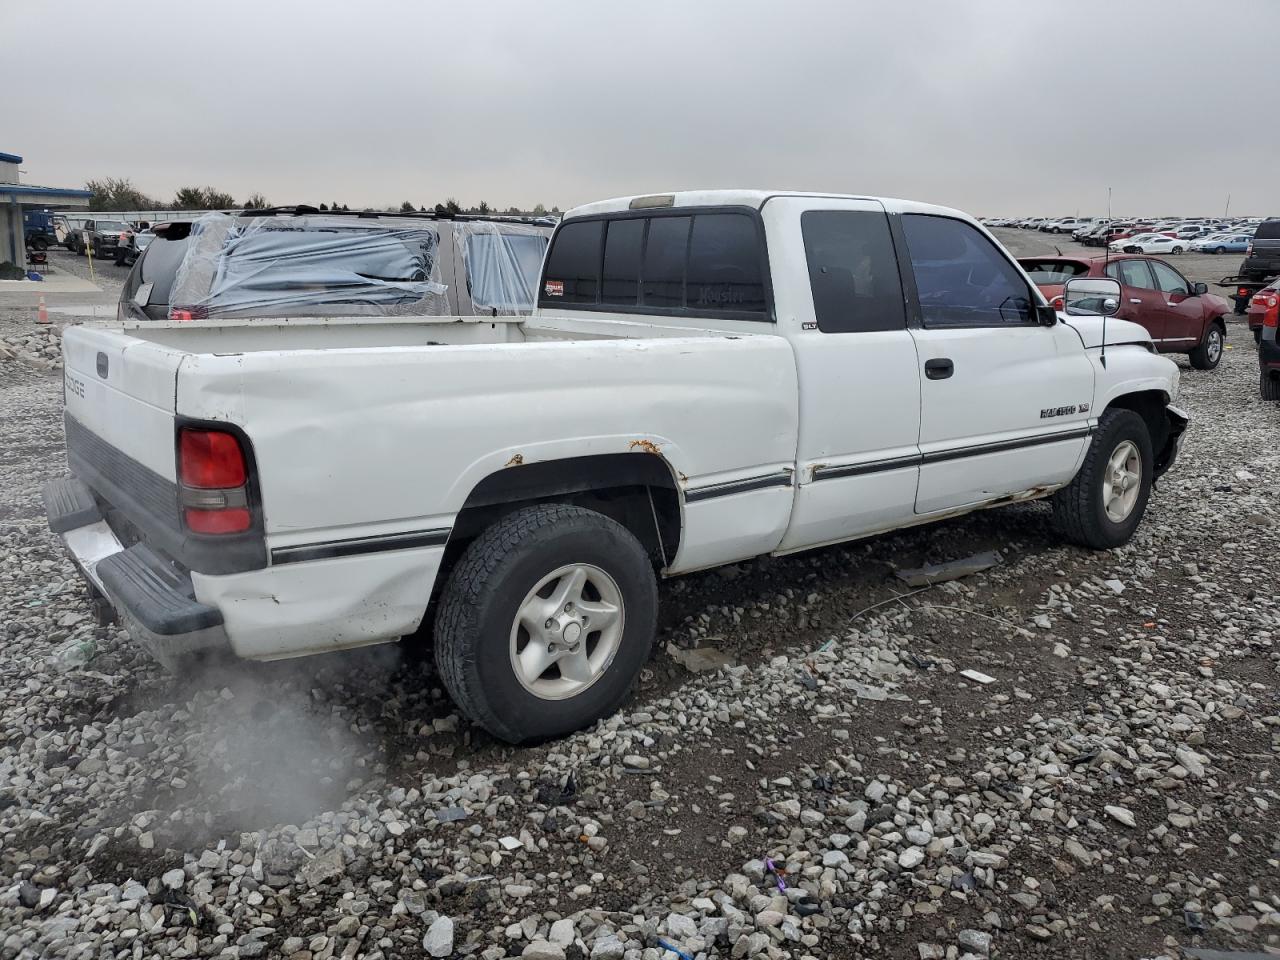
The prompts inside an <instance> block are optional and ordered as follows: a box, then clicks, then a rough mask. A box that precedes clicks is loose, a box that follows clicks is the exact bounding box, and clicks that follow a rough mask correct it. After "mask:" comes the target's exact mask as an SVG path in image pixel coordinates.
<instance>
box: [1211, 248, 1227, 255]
mask: <svg viewBox="0 0 1280 960" xmlns="http://www.w3.org/2000/svg"><path fill="white" fill-rule="evenodd" d="M1226 252H1227V248H1226V247H1214V248H1213V249H1212V250H1211V251H1210V253H1219V254H1221V253H1226Z"/></svg>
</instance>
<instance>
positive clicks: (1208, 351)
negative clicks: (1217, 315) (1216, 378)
mask: <svg viewBox="0 0 1280 960" xmlns="http://www.w3.org/2000/svg"><path fill="white" fill-rule="evenodd" d="M1223 339H1224V338H1223V335H1222V327H1220V326H1218V324H1217V322H1216V321H1215V322H1213V323H1210V324H1209V329H1207V330H1205V332H1204V339H1203V340H1201V341H1200V345H1199V346H1197V347H1196V348H1195V349H1194V350H1192V351H1191V353H1190V359H1191V365H1192V366H1193V367H1195V368H1196V369H1197V370H1212V369H1213V368H1214V367H1216V366H1217V365H1218V363H1219V361H1221V360H1222V344H1223Z"/></svg>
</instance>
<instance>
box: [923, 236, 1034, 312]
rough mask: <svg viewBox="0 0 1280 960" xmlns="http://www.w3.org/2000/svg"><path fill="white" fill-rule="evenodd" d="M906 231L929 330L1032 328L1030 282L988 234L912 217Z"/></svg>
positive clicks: (1032, 301)
mask: <svg viewBox="0 0 1280 960" xmlns="http://www.w3.org/2000/svg"><path fill="white" fill-rule="evenodd" d="M902 228H903V232H904V233H905V234H906V238H907V249H908V251H909V253H910V257H911V270H912V273H913V274H914V275H915V280H916V291H917V293H918V295H919V297H920V312H921V316H922V319H923V321H924V324H925V326H926V327H935V326H997V325H1003V324H1010V323H1030V322H1032V318H1033V316H1034V312H1033V308H1032V304H1033V303H1034V300H1033V299H1032V296H1031V291H1030V289H1029V288H1028V287H1027V283H1026V280H1025V279H1024V278H1023V276H1022V274H1021V273H1019V272H1018V270H1017V269H1016V268H1015V267H1014V266H1013V264H1012V263H1010V262H1009V261H1008V259H1006V258H1005V257H1004V256H1003V255H1002V254H1001V253H1000V251H999V250H997V249H996V247H995V246H994V245H993V244H992V243H991V241H990V240H988V239H987V237H986V236H985V235H984V234H983V233H981V232H980V231H978V230H976V229H974V228H973V227H972V226H970V225H969V224H967V223H965V222H964V221H962V220H953V219H951V218H950V217H938V216H931V215H927V214H911V213H909V214H904V215H903V217H902Z"/></svg>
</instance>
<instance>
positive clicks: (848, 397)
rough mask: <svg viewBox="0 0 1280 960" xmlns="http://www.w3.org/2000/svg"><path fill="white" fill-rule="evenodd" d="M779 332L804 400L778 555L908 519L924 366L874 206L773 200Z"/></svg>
mask: <svg viewBox="0 0 1280 960" xmlns="http://www.w3.org/2000/svg"><path fill="white" fill-rule="evenodd" d="M763 213H764V216H765V222H766V224H767V225H768V227H769V230H770V236H771V237H777V238H779V239H780V241H781V242H777V243H771V256H773V257H777V258H785V259H786V260H787V262H786V263H774V267H773V275H774V277H776V278H785V282H784V283H782V284H780V285H779V286H778V287H777V288H776V289H775V296H776V298H777V314H778V323H779V325H780V326H781V327H784V328H788V329H789V333H788V335H789V336H790V337H791V342H792V348H793V350H794V352H795V358H796V365H797V373H798V376H799V391H800V431H799V437H798V452H797V455H796V460H797V470H796V486H797V490H796V494H795V501H794V505H793V509H792V514H791V521H790V524H789V526H788V528H787V532H786V534H785V536H784V537H783V540H782V543H781V544H780V545H779V548H778V549H779V550H781V551H787V550H795V549H801V548H803V547H807V546H813V545H816V544H820V543H829V542H833V541H838V540H846V539H850V538H852V537H855V536H859V535H862V534H866V533H871V532H874V531H877V530H883V529H887V528H891V527H896V526H899V525H901V523H902V522H903V520H904V519H910V518H911V517H912V511H913V505H914V502H915V492H916V480H917V477H918V475H919V470H920V468H919V454H920V451H919V448H918V447H917V445H916V440H917V437H918V435H919V432H920V383H919V370H920V366H919V362H918V360H917V357H916V348H915V344H914V342H913V341H912V339H911V334H910V332H909V331H908V330H907V323H906V306H905V302H904V298H903V292H902V282H901V277H900V275H899V268H898V262H897V257H896V253H895V247H894V243H893V238H892V234H891V231H890V227H889V218H888V216H887V215H886V214H885V211H884V208H883V206H881V205H880V204H879V203H877V202H874V201H869V200H844V199H825V198H823V199H813V198H795V197H791V198H774V199H771V200H769V201H768V203H766V204H765V206H764V210H763Z"/></svg>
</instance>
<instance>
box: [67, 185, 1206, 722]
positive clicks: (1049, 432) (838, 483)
mask: <svg viewBox="0 0 1280 960" xmlns="http://www.w3.org/2000/svg"><path fill="white" fill-rule="evenodd" d="M224 232H225V231H224ZM236 233H237V231H236V230H234V229H233V230H231V231H229V232H226V236H227V237H228V238H230V239H228V240H227V241H226V242H227V243H233V242H234V237H235V235H236ZM155 242H156V243H163V242H165V241H163V240H159V239H158V240H156V241H155ZM218 242H219V243H221V242H223V241H218ZM413 243H414V244H415V245H416V246H415V248H414V249H415V250H418V251H420V253H421V257H422V259H421V263H422V269H421V270H420V272H421V273H422V275H423V277H427V276H428V275H429V273H430V264H429V260H430V251H431V249H432V246H431V244H430V242H429V238H427V239H425V240H424V239H423V238H422V237H418V236H417V234H415V235H414V238H413ZM207 252H208V251H206V253H207ZM215 252H216V251H215ZM196 273H199V274H200V275H202V276H206V277H208V276H214V277H222V278H223V280H225V279H226V277H227V276H229V275H230V274H232V273H234V271H227V270H223V269H221V268H220V267H219V266H218V264H217V263H216V262H214V261H209V260H206V261H205V262H203V263H202V265H201V266H200V268H199V269H198V270H197V271H196ZM220 282H221V281H220ZM379 282H381V281H379ZM423 282H424V283H429V281H427V280H424V281H423ZM175 283H176V286H175V290H176V289H177V288H178V287H182V286H183V283H184V281H183V279H182V276H181V271H180V276H179V279H178V280H177V281H175ZM432 289H436V288H434V287H433V288H432ZM174 299H175V302H177V300H179V299H182V298H181V297H178V296H177V295H176V294H175V297H174ZM268 299H269V298H268ZM231 300H233V301H234V302H235V303H236V306H237V310H238V315H237V317H236V318H234V319H228V318H219V316H218V315H217V312H216V310H212V311H207V312H202V314H201V315H202V316H207V317H208V319H204V320H197V321H196V322H175V321H170V322H146V321H139V322H130V321H123V322H114V323H101V324H96V325H85V326H82V327H75V328H71V329H69V330H68V331H67V332H66V334H65V335H64V350H65V357H66V364H65V385H66V390H65V394H66V413H65V420H66V439H67V450H68V459H69V463H70V470H71V476H70V477H69V478H67V479H63V480H60V481H55V482H54V483H52V484H50V485H49V486H48V487H47V488H46V490H45V502H46V509H47V512H48V515H49V519H50V524H51V526H52V527H53V529H54V530H55V531H56V532H58V533H59V534H60V535H61V536H62V537H63V539H64V540H65V542H66V544H67V547H68V548H69V550H70V552H71V555H72V556H73V557H74V558H75V561H76V562H77V564H78V565H79V567H80V568H81V569H82V571H83V572H84V574H85V575H86V578H87V580H88V581H89V582H90V585H91V589H92V590H94V591H99V592H100V593H101V594H102V595H105V598H106V600H108V601H109V602H110V604H111V605H112V606H113V607H114V608H115V610H116V611H117V612H118V613H119V615H120V617H121V619H122V621H123V622H124V624H125V625H126V626H127V627H128V629H129V631H130V632H131V634H132V635H133V636H134V637H135V638H136V639H137V640H138V641H139V642H141V643H142V644H143V645H145V646H146V647H147V648H148V649H149V650H151V651H152V652H153V654H154V655H155V656H156V657H157V659H160V660H161V661H162V662H165V663H167V664H170V665H177V664H180V663H182V662H185V661H189V660H191V659H193V658H195V657H196V656H197V655H198V654H199V653H200V651H207V650H209V649H210V648H219V649H225V650H227V651H230V652H232V653H234V654H235V655H237V656H239V657H242V658H247V659H258V660H269V659H275V658H283V657H294V656H299V655H302V654H310V653H319V652H323V651H330V650H336V649H341V648H348V647H356V646H360V645H362V644H371V643H380V642H385V641H394V640H397V639H400V638H404V637H406V636H408V635H411V634H415V633H417V632H419V631H420V630H422V631H423V632H426V631H428V630H429V631H430V632H431V633H432V634H433V638H434V647H435V656H436V660H437V663H438V666H439V670H440V675H441V677H442V678H443V682H444V684H445V685H446V687H447V688H448V690H449V691H450V693H451V694H452V696H453V697H454V698H455V700H456V702H457V703H458V705H459V706H460V707H461V709H462V710H463V711H464V712H465V713H466V714H467V715H469V716H470V717H471V718H472V719H474V720H475V721H476V722H477V723H479V724H480V725H482V726H483V727H485V728H486V729H488V730H489V731H491V732H492V733H493V734H495V735H496V736H498V737H500V738H503V739H506V740H509V741H512V742H520V741H527V740H534V739H541V738H546V737H551V736H556V735H560V734H563V733H566V732H568V731H572V730H575V729H578V728H580V727H583V726H584V725H587V724H590V723H592V722H593V721H595V720H597V719H598V718H600V717H603V716H605V715H607V714H609V713H610V712H612V711H613V710H615V709H616V708H617V707H618V706H619V705H620V704H621V703H623V701H624V700H625V698H626V697H627V695H628V694H629V691H630V690H631V688H632V686H633V684H634V681H635V678H636V676H637V675H638V673H639V671H640V669H641V667H642V665H643V664H644V663H645V661H646V659H647V658H648V657H649V654H650V648H651V644H652V640H653V635H654V625H655V615H656V608H657V603H658V591H657V586H656V584H657V577H659V576H671V575H676V574H682V573H687V572H689V571H693V570H701V569H705V568H708V567H714V566H716V565H719V564H726V563H732V562H735V561H740V560H744V559H747V558H751V557H755V556H758V555H762V554H786V553H791V552H794V551H798V550H805V549H808V548H811V547H816V546H820V545H823V544H831V543H838V542H841V541H846V540H851V539H854V538H858V537H866V536H868V535H871V534H875V533H879V532H882V531H888V530H893V529H895V528H900V527H905V526H909V525H913V524H921V523H928V522H930V521H933V520H937V519H940V518H944V517H953V516H956V515H958V514H962V513H966V512H968V511H972V510H976V509H980V508H984V507H992V506H997V505H1000V504H1008V503H1013V502H1018V501H1025V500H1032V499H1036V498H1046V497H1047V498H1051V499H1052V503H1053V514H1054V518H1055V521H1056V524H1057V526H1058V528H1059V529H1060V530H1061V532H1062V534H1063V535H1064V537H1065V538H1066V539H1067V540H1068V541H1071V542H1073V543H1077V544H1081V545H1084V546H1088V547H1092V548H1096V549H1105V548H1110V547H1115V546H1118V545H1120V544H1123V543H1125V542H1126V541H1127V540H1128V539H1129V538H1130V536H1131V535H1132V534H1133V531H1134V529H1135V527H1136V526H1137V524H1138V523H1139V521H1140V520H1141V518H1142V516H1143V513H1144V510H1145V509H1146V505H1147V499H1148V496H1149V493H1150V490H1151V487H1152V482H1153V479H1154V478H1156V477H1158V476H1159V475H1160V474H1161V473H1162V472H1163V471H1164V470H1166V469H1167V468H1168V467H1169V466H1170V464H1171V463H1172V461H1173V459H1174V456H1175V454H1176V450H1177V446H1178V442H1179V438H1180V437H1181V436H1182V433H1183V430H1184V428H1185V427H1186V424H1187V418H1186V416H1185V415H1184V414H1183V413H1182V412H1181V411H1179V410H1178V409H1177V408H1176V407H1175V406H1173V405H1172V404H1173V403H1174V401H1176V399H1177V392H1178V370H1177V367H1176V366H1175V365H1174V364H1173V363H1172V362H1171V361H1170V360H1168V359H1167V358H1164V357H1161V356H1159V355H1158V354H1157V353H1156V352H1155V348H1154V346H1153V344H1152V342H1151V338H1150V336H1149V334H1148V333H1147V332H1146V331H1145V330H1143V329H1142V328H1141V327H1138V326H1137V325H1135V324H1131V323H1126V322H1124V321H1121V320H1115V319H1112V320H1110V321H1108V319H1107V316H1106V315H1107V314H1109V313H1113V312H1114V310H1115V309H1116V308H1117V307H1118V300H1119V289H1118V285H1117V284H1116V282H1115V281H1114V280H1111V279H1108V278H1079V279H1076V280H1072V281H1071V282H1070V283H1069V284H1068V285H1067V286H1066V288H1065V289H1064V301H1065V304H1066V308H1065V312H1064V313H1061V314H1059V313H1057V312H1055V311H1054V310H1053V309H1051V308H1050V307H1049V306H1048V305H1047V304H1046V303H1045V301H1044V298H1043V297H1042V296H1041V294H1040V293H1039V291H1038V290H1037V289H1036V287H1035V285H1034V284H1033V283H1031V281H1030V280H1029V279H1028V277H1027V275H1026V274H1025V273H1024V272H1023V271H1022V270H1021V269H1020V267H1019V266H1018V264H1017V262H1016V261H1015V260H1014V259H1013V258H1012V257H1011V256H1010V255H1009V254H1008V253H1007V252H1006V251H1005V250H1004V249H1003V248H1002V247H1001V246H1000V244H999V243H997V242H996V241H995V240H993V239H992V238H991V236H990V235H989V234H988V233H987V232H986V231H985V230H984V229H983V228H982V227H981V226H979V225H978V223H977V222H976V221H974V220H973V219H972V218H970V217H968V216H966V215H964V214H962V213H958V212H956V211H954V210H949V209H945V208H941V207H936V206H930V205H926V204H921V203H915V202H909V201H901V200H887V199H885V200H882V199H871V198H862V197H850V196H830V195H820V194H794V193H770V192H764V191H710V192H686V193H675V194H663V195H658V196H648V197H634V198H623V199H619V200H609V201H605V202H602V203H594V204H590V205H587V206H583V207H579V208H577V209H575V210H572V211H570V212H569V213H568V214H567V215H566V217H565V218H564V221H563V222H562V223H561V224H560V226H559V227H558V228H557V230H556V232H555V234H554V235H553V237H552V240H551V245H550V247H549V249H548V252H547V255H546V258H545V261H544V263H543V268H542V274H541V278H540V280H539V284H538V305H537V309H536V311H535V312H534V314H533V315H532V316H526V317H521V316H503V317H484V316H481V317H429V318H422V317H414V316H399V315H397V316H387V317H380V318H368V317H366V318H362V319H351V318H334V317H311V318H307V317H291V318H288V319H282V318H279V317H275V318H273V317H271V316H270V313H269V311H264V316H263V318H245V317H244V315H243V314H244V309H245V302H244V298H243V297H239V296H236V297H232V298H231ZM1090 311H1091V312H1092V313H1093V314H1094V315H1090V316H1080V315H1074V314H1080V313H1085V312H1090ZM100 599H101V598H100Z"/></svg>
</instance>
